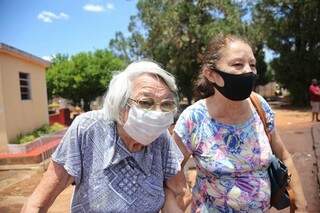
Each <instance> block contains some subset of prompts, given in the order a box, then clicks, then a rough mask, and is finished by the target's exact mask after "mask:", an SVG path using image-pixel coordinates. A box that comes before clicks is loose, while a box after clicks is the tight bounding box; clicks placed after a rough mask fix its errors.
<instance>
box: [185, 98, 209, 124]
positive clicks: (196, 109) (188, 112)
mask: <svg viewBox="0 0 320 213" xmlns="http://www.w3.org/2000/svg"><path fill="white" fill-rule="evenodd" d="M206 113H207V111H206V107H205V100H204V99H201V100H198V101H197V102H195V103H193V104H191V105H190V106H188V107H187V108H186V109H185V110H183V112H182V113H181V116H183V117H188V118H190V119H192V120H197V118H199V115H205V114H206ZM201 117H203V116H201Z"/></svg>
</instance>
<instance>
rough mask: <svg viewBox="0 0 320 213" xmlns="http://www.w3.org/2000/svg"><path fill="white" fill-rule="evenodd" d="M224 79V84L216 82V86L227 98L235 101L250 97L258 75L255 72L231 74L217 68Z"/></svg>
mask: <svg viewBox="0 0 320 213" xmlns="http://www.w3.org/2000/svg"><path fill="white" fill-rule="evenodd" d="M215 72H217V73H218V74H219V75H220V76H221V77H222V79H223V81H224V86H223V87H220V86H218V85H217V84H215V83H213V84H214V87H215V88H216V89H217V90H218V91H219V92H220V93H221V94H222V95H223V96H224V97H226V98H228V99H230V100H233V101H242V100H244V99H246V98H248V97H249V96H250V94H251V92H252V90H253V86H254V83H255V80H256V77H257V75H256V74H255V73H253V72H249V73H243V74H239V75H236V74H230V73H226V72H223V71H221V70H218V69H215Z"/></svg>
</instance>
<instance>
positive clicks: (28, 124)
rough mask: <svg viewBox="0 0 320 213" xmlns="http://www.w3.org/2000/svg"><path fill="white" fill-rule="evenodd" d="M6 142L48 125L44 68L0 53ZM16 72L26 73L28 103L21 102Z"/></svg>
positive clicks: (17, 73)
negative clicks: (28, 93) (29, 92)
mask: <svg viewBox="0 0 320 213" xmlns="http://www.w3.org/2000/svg"><path fill="white" fill-rule="evenodd" d="M0 58H1V66H2V82H3V99H4V107H5V109H6V118H5V123H6V129H7V135H8V139H9V141H10V140H14V139H15V138H16V137H17V136H18V135H19V134H23V133H27V132H30V131H32V130H34V129H36V128H38V127H40V126H42V125H44V124H47V123H48V122H49V119H48V103H47V88H46V80H45V71H44V69H45V68H44V67H42V66H39V65H36V64H33V63H30V62H28V61H25V60H22V59H18V58H15V57H13V56H9V55H6V54H4V53H0ZM19 72H24V73H29V76H30V85H31V87H30V88H31V100H21V95H20V82H19Z"/></svg>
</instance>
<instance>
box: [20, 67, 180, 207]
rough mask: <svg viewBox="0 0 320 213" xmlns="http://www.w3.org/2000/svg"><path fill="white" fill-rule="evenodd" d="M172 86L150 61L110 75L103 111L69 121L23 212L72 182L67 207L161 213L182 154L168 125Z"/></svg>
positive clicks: (172, 107) (173, 97)
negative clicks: (167, 182) (72, 190)
mask: <svg viewBox="0 0 320 213" xmlns="http://www.w3.org/2000/svg"><path fill="white" fill-rule="evenodd" d="M176 91H177V88H176V85H175V81H174V78H173V77H172V76H171V75H170V74H169V73H168V72H166V71H165V70H163V69H161V68H160V67H159V66H158V65H157V64H155V63H153V62H149V61H140V62H135V63H132V64H130V65H129V66H128V67H127V68H126V69H125V70H124V71H123V72H121V73H119V74H117V75H116V76H114V77H113V79H112V80H111V82H110V85H109V90H108V92H107V95H106V98H105V103H104V107H103V109H102V110H99V111H91V112H87V113H84V114H82V115H80V116H78V117H77V118H76V119H75V120H74V122H73V123H72V125H71V127H70V128H69V129H68V131H67V133H66V135H65V136H64V138H63V140H62V142H61V144H60V145H59V146H58V148H57V149H56V151H55V152H54V153H53V155H52V161H51V163H50V165H49V167H48V170H47V171H46V173H45V174H44V177H43V179H42V180H41V182H40V184H39V185H38V186H37V188H36V189H35V191H34V192H33V194H32V195H31V197H30V198H29V199H28V202H27V203H26V204H25V205H24V207H23V209H22V212H27V213H29V212H39V211H40V212H46V211H47V210H48V208H49V207H50V205H51V204H52V203H53V202H54V200H55V198H56V197H57V196H58V195H59V193H60V192H61V191H62V190H63V189H65V188H66V187H67V186H68V185H70V184H71V183H74V184H75V189H74V194H73V198H72V204H71V212H158V211H159V210H160V209H161V208H162V206H163V204H164V200H165V192H164V191H165V190H164V188H165V185H164V184H165V182H166V180H167V179H168V178H169V177H171V176H173V175H176V173H177V172H178V171H179V170H180V163H181V160H182V158H183V156H182V153H181V152H180V151H179V148H178V147H177V145H176V144H175V143H174V142H173V141H172V140H171V138H170V136H169V133H168V130H167V128H168V127H169V126H170V125H171V123H173V118H174V114H175V112H176V106H177V105H176V100H177V97H176Z"/></svg>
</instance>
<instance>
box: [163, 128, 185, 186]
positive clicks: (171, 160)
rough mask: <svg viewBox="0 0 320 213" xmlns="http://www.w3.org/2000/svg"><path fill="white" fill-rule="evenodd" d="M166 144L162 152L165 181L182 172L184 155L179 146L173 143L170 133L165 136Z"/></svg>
mask: <svg viewBox="0 0 320 213" xmlns="http://www.w3.org/2000/svg"><path fill="white" fill-rule="evenodd" d="M164 138H165V142H164V147H163V151H162V159H163V168H164V179H165V180H167V179H168V178H170V177H172V176H174V175H176V174H177V173H178V172H179V171H180V170H181V162H182V161H183V158H184V157H183V154H182V152H181V151H180V149H179V147H178V145H177V144H176V143H175V142H174V141H173V139H172V137H171V136H170V134H169V132H167V133H166V135H165V137H164Z"/></svg>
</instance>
